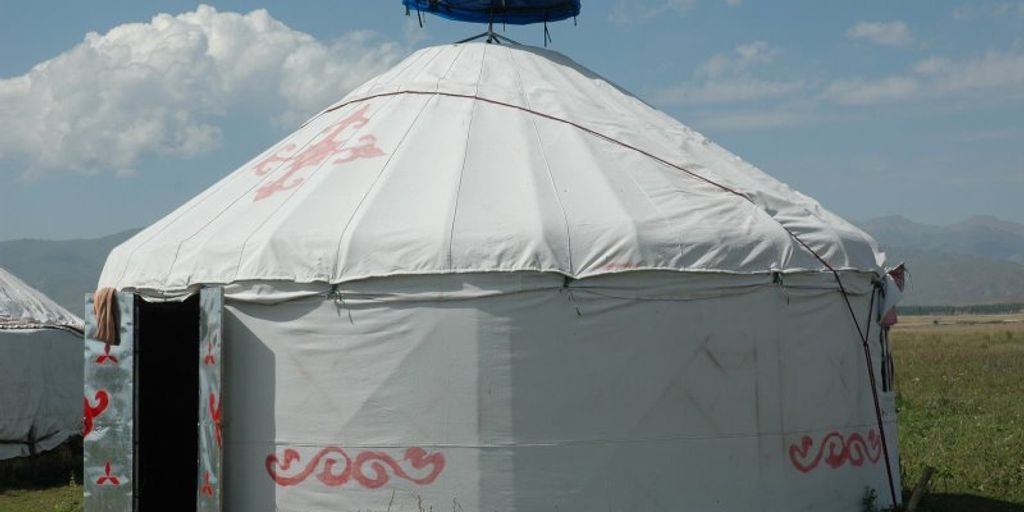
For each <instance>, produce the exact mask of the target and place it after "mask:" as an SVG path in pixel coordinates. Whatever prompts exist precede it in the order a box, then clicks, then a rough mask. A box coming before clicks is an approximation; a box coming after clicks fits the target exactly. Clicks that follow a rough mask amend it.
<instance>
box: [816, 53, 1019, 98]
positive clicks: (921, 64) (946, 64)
mask: <svg viewBox="0 0 1024 512" xmlns="http://www.w3.org/2000/svg"><path fill="white" fill-rule="evenodd" d="M993 91H995V92H998V93H999V94H998V95H993V94H992V93H993ZM1022 95H1024V51H1010V52H1005V53H1003V52H989V53H986V54H985V55H982V56H980V57H975V58H971V59H966V60H962V61H952V60H949V59H946V58H943V57H935V56H932V57H928V58H926V59H924V60H921V61H918V62H917V63H915V64H914V65H912V66H911V68H910V70H909V71H908V72H907V73H904V74H901V75H895V76H890V77H884V78H879V79H870V80H867V79H859V78H858V79H848V80H836V81H834V82H832V83H831V84H829V85H828V87H826V88H825V90H824V91H823V92H822V94H821V96H822V97H823V98H824V99H828V100H831V101H833V102H835V103H839V104H842V105H872V104H877V103H886V102H891V101H898V100H906V99H925V98H931V99H934V98H958V99H970V98H982V99H992V98H993V97H997V96H998V97H1003V98H1018V97H1021V96H1022Z"/></svg>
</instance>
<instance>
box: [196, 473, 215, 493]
mask: <svg viewBox="0 0 1024 512" xmlns="http://www.w3.org/2000/svg"><path fill="white" fill-rule="evenodd" d="M199 494H202V495H203V496H213V484H211V483H210V472H209V471H206V472H204V473H203V487H202V489H200V490H199Z"/></svg>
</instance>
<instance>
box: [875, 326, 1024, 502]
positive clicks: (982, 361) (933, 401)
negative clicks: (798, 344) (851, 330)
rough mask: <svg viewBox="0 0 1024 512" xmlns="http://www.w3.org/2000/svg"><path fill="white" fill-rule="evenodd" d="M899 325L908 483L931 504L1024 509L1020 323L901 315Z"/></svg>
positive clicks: (896, 342)
mask: <svg viewBox="0 0 1024 512" xmlns="http://www.w3.org/2000/svg"><path fill="white" fill-rule="evenodd" d="M904 318H905V320H906V322H904V323H903V324H902V325H900V326H899V327H898V328H897V329H896V330H894V332H893V336H892V342H893V355H894V357H895V364H896V389H897V407H898V409H899V422H900V423H899V430H900V433H899V444H900V455H901V457H902V461H903V471H904V486H906V487H912V486H913V485H914V483H915V482H916V481H917V479H918V477H919V476H920V474H921V471H922V469H923V468H924V466H925V465H930V466H933V467H935V468H936V470H937V471H936V474H935V476H934V477H933V479H932V496H930V497H929V499H928V500H927V501H926V502H925V505H926V508H927V510H929V511H934V512H944V511H952V510H965V511H966V510H1021V511H1024V322H1022V321H1014V322H1007V321H1006V320H1021V319H1022V318H1021V317H1020V316H1019V315H1018V316H1014V317H1002V318H1000V317H991V316H989V317H966V316H965V317H904Z"/></svg>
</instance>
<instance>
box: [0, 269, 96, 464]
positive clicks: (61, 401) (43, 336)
mask: <svg viewBox="0 0 1024 512" xmlns="http://www.w3.org/2000/svg"><path fill="white" fill-rule="evenodd" d="M81 392H82V320H81V319H80V318H78V317H76V316H75V315H73V314H71V313H69V312H68V311H67V310H66V309H64V308H62V307H60V306H59V305H58V304H57V303H56V302H53V301H52V300H50V299H49V298H48V297H46V296H45V295H43V294H42V293H40V292H39V291H38V290H35V289H33V288H32V287H30V286H29V285H27V284H25V282H23V281H22V280H20V279H18V278H17V277H15V276H14V275H13V274H11V273H9V272H7V271H6V270H4V269H3V268H0V460H4V459H10V458H14V457H22V456H28V455H34V454H36V453H38V452H41V451H44V450H50V449H52V448H55V447H57V446H59V445H60V444H61V443H63V442H64V441H66V440H67V439H68V438H69V437H71V436H73V435H76V434H79V433H81V431H82V395H81Z"/></svg>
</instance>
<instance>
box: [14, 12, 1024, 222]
mask: <svg viewBox="0 0 1024 512" xmlns="http://www.w3.org/2000/svg"><path fill="white" fill-rule="evenodd" d="M582 4H583V11H582V13H581V15H580V17H579V18H578V20H577V23H576V24H575V25H574V24H573V22H572V21H566V22H560V23H557V24H552V25H551V26H550V30H551V36H552V42H551V43H550V47H551V48H553V49H555V50H557V51H559V52H562V53H563V54H565V55H568V56H569V57H571V58H572V59H574V60H575V61H577V62H579V63H580V64H582V65H584V66H586V67H588V68H590V69H591V70H593V71H595V72H597V73H599V74H601V75H603V76H604V77H606V78H607V79H609V80H610V81H612V82H615V83H616V84H618V85H619V86H621V87H624V88H625V89H627V90H629V91H631V92H632V93H633V94H635V95H637V96H639V97H640V98H641V99H644V100H645V101H647V102H648V103H650V104H651V105H653V106H655V107H656V108H659V109H661V110H663V111H665V112H667V113H669V114H670V115H672V116H673V117H675V118H676V119H678V120H680V121H681V122H682V123H684V124H686V125H689V126H691V127H692V128H694V129H696V130H698V131H700V132H702V133H703V134H705V135H706V136H708V137H709V138H711V139H712V140H714V141H715V142H717V143H719V144H720V145H722V146H724V147H725V148H726V149H729V150H730V151H732V152H733V153H736V154H738V155H740V156H742V157H743V158H744V159H746V160H747V161H749V162H751V163H753V164H754V165H756V166H758V167H760V168H761V169H763V170H764V171H765V172H767V173H769V174H771V175H773V176H775V177H776V178H778V179H779V180H781V181H783V182H786V183H788V184H789V185H790V186H792V187H793V188H795V189H797V190H799V191H801V192H803V193H805V194H808V195H810V196H812V197H814V198H816V199H817V200H819V201H820V202H821V203H822V204H823V205H824V206H825V207H826V208H828V209H830V210H832V211H834V212H836V213H838V214H840V215H842V216H844V217H846V218H848V219H851V220H854V221H859V220H866V219H870V218H874V217H879V216H884V215H903V216H906V217H908V218H910V219H912V220H915V221H918V222H925V223H930V224H947V223H952V222H956V221H959V220H963V219H965V218H967V217H970V216H974V215H996V216H998V217H1001V218H1004V219H1008V220H1012V221H1016V222H1024V1H1005V0H994V1H986V0H964V1H948V2H947V1H934V0H933V1H928V0H917V1H913V0H908V1H901V2H892V1H862V2H820V1H813V0H808V1H787V2H776V1H772V2H769V1H767V0H764V1H755V0H630V1H626V0H583V1H582ZM424 21H425V24H424V26H423V27H422V28H421V27H420V26H419V24H418V23H417V19H416V16H415V15H414V16H411V17H407V16H405V12H404V8H403V7H402V6H401V2H400V1H399V0H373V1H369V0H359V1H356V0H344V1H333V2H326V1H323V2H315V1H304V2H283V1H269V2H261V3H253V2H241V1H230V2H211V3H208V4H197V3H192V2H182V1H160V2H138V1H115V0H104V1H97V2H63V1H62V2H52V1H47V0H32V1H24V2H14V1H9V0H0V240H5V239H13V238H44V239H67V238H91V237H96V236H102V235H106V234H110V233H114V232H117V231H121V230H124V229H129V228H135V227H143V226H146V225H148V224H150V223H152V222H154V221H155V220H157V219H159V218H161V217H162V216H164V215H166V214H167V213H169V212H170V211H172V210H173V209H174V208H175V207H177V206H178V205H180V204H182V203H184V202H185V201H186V200H188V199H189V198H191V197H193V196H194V195H196V194H198V193H199V192H201V191H202V190H204V189H205V188H206V187H208V186H210V185H211V184H213V183H214V182H215V181H216V180H218V179H219V178H221V177H223V176H224V175H226V174H228V173H230V172H231V171H233V170H235V169H236V168H238V167H239V166H241V165H242V164H244V163H245V162H247V161H248V160H249V159H250V158H252V157H254V156H255V155H256V154H258V153H259V152H261V151H262V150H264V149H266V148H267V147H269V146H270V145H271V144H273V143H274V142H276V141H278V140H280V139H281V138H283V137H284V136H285V135H287V134H288V133H290V132H291V131H292V130H294V129H295V128H297V127H298V125H299V124H300V123H301V122H302V121H304V120H305V119H306V118H307V117H308V116H309V115H311V114H313V113H315V112H317V111H318V110H319V109H320V108H322V107H324V106H326V105H328V104H330V103H332V102H333V101H335V100H337V99H340V98H341V97H342V96H344V95H345V94H346V93H347V92H349V91H350V90H352V89H353V88H355V87H356V86H358V85H359V84H360V83H362V82H364V81H365V80H367V79H369V78H371V77H373V76H374V75H376V74H378V73H380V72H383V71H385V70H386V69H388V68H390V67H391V66H393V65H394V64H396V63H397V62H399V61H400V60H401V59H402V58H404V57H405V56H407V55H408V54H410V53H411V52H413V51H415V50H417V49H419V48H423V47H426V46H431V45H436V44H446V43H451V42H454V41H457V40H459V39H462V38H465V37H468V36H470V35H474V34H476V33H478V32H480V31H481V27H480V26H476V25H470V24H463V23H456V22H451V21H447V20H443V19H440V18H433V17H428V18H427V19H425V20H424ZM505 35H507V36H509V37H511V38H513V39H515V40H517V41H520V42H522V43H525V44H531V45H538V46H539V45H541V44H542V43H543V39H542V28H541V27H538V26H526V27H511V26H510V27H508V28H507V32H506V33H505Z"/></svg>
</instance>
